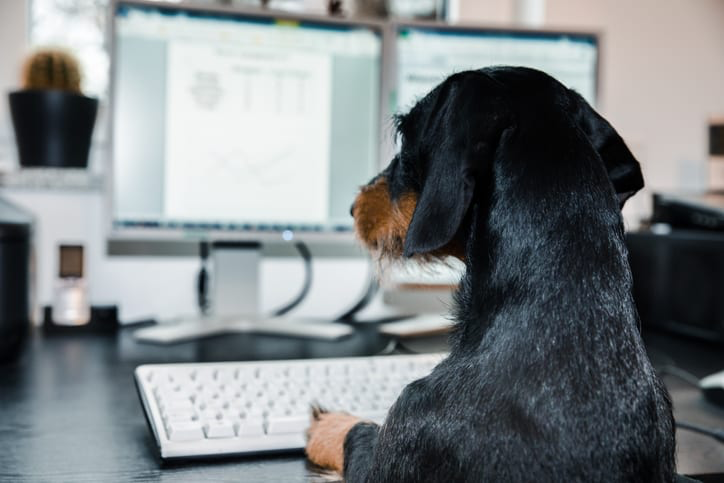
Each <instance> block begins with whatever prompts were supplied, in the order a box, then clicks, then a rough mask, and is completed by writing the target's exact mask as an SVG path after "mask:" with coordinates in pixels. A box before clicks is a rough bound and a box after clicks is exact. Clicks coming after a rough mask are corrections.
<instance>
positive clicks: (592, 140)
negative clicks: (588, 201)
mask: <svg viewBox="0 0 724 483" xmlns="http://www.w3.org/2000/svg"><path fill="white" fill-rule="evenodd" d="M522 93H524V95H523V96H522V97H525V98H526V100H525V101H523V102H521V101H520V98H521V94H522ZM539 108H540V109H541V110H542V111H541V112H543V111H545V112H547V113H550V112H553V111H555V112H557V113H558V114H560V115H561V116H563V117H565V118H566V119H567V120H568V121H570V123H569V124H570V126H571V129H574V130H579V131H580V132H581V133H583V135H584V136H585V138H586V139H587V142H588V143H589V145H590V147H592V149H593V150H594V151H595V152H596V153H597V154H596V155H597V156H598V157H599V158H600V160H601V162H602V163H603V165H604V166H605V169H606V172H607V173H608V177H609V179H610V181H611V186H612V188H613V189H612V191H611V193H612V196H613V193H614V192H615V194H616V196H617V197H618V201H619V204H620V206H623V203H624V202H625V201H626V199H628V198H629V197H630V196H632V195H633V194H634V193H635V192H636V191H638V190H639V189H640V188H642V187H643V177H642V176H641V170H640V167H639V164H638V162H637V161H636V159H634V157H633V155H632V154H631V152H630V151H629V150H628V148H627V147H626V145H625V143H624V142H623V140H622V139H621V137H620V136H619V135H618V133H616V131H615V130H614V129H613V128H612V127H611V125H610V124H609V123H608V122H606V120H604V119H603V118H602V117H601V116H600V115H598V114H597V113H596V112H595V111H594V110H593V109H592V108H591V107H590V106H589V105H588V103H586V101H585V100H584V99H583V98H582V97H581V96H580V95H578V94H577V93H575V92H574V91H571V90H569V89H567V88H565V87H564V86H563V85H561V84H560V83H558V82H557V81H555V80H554V79H553V78H551V77H550V76H548V75H546V74H544V73H542V72H540V71H536V70H532V69H527V68H518V67H504V68H501V67H498V68H487V69H481V70H478V71H467V72H461V73H458V74H454V75H452V76H451V77H449V78H448V79H446V80H445V81H444V82H442V83H441V84H440V85H439V86H437V87H436V88H435V89H434V90H432V91H431V92H430V93H429V94H428V95H427V96H425V97H424V98H423V99H421V100H420V101H419V102H418V103H417V104H416V105H415V106H414V107H413V108H412V109H411V110H410V112H409V113H407V114H405V115H403V116H400V117H399V118H398V120H397V129H398V134H399V136H400V138H401V149H400V152H399V154H398V155H397V156H395V157H394V159H393V160H392V161H391V162H390V164H389V166H388V167H387V168H386V169H385V170H384V171H383V172H382V173H380V174H379V175H378V176H377V177H375V178H374V179H373V180H372V181H371V182H370V183H369V184H368V185H366V186H365V187H363V188H362V190H361V192H360V193H359V195H358V196H357V198H356V200H355V202H354V205H353V206H352V213H353V216H354V218H355V226H356V230H357V234H358V237H359V238H360V239H361V241H362V242H363V243H364V244H365V245H366V246H367V247H368V248H370V249H371V250H372V251H375V252H377V253H378V254H380V255H382V256H385V257H392V258H397V257H401V256H405V257H411V256H414V255H418V256H419V255H422V256H430V255H431V256H436V257H440V256H447V255H453V256H457V257H458V258H461V259H462V258H464V255H465V254H464V250H465V244H466V236H467V233H466V232H465V230H464V228H465V227H464V226H463V225H464V224H463V220H464V219H465V217H466V216H467V214H468V213H469V212H470V208H471V206H472V205H473V204H474V200H475V193H476V190H479V189H483V187H484V186H485V184H484V182H483V180H484V178H485V176H486V174H487V173H490V170H491V166H492V165H493V163H494V162H496V159H499V158H501V154H504V153H501V151H505V150H509V149H514V148H515V146H512V145H511V141H510V138H511V136H509V135H508V134H509V132H513V131H514V130H515V128H516V126H517V125H518V124H520V123H523V122H525V121H524V120H523V118H525V117H526V116H531V115H532V116H535V115H536V109H539ZM524 111H527V112H524ZM543 115H546V114H543ZM548 115H549V114H548Z"/></svg>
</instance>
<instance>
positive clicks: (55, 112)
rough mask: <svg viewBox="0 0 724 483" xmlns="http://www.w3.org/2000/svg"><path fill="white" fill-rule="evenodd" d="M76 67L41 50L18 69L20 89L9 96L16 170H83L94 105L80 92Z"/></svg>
mask: <svg viewBox="0 0 724 483" xmlns="http://www.w3.org/2000/svg"><path fill="white" fill-rule="evenodd" d="M80 81H81V73H80V68H79V67H78V61H77V60H76V59H75V57H74V56H73V55H72V54H71V53H70V52H68V51H65V50H61V49H56V48H45V49H41V50H38V51H36V52H34V53H33V54H31V55H30V56H29V57H28V59H27V60H26V62H25V64H24V66H23V75H22V89H21V90H19V91H15V92H11V93H10V94H9V101H10V115H11V118H12V121H13V127H14V129H15V139H16V141H17V146H18V157H19V160H20V166H21V167H54V168H63V167H69V168H85V167H87V166H88V153H89V151H90V143H91V136H92V134H93V125H94V124H95V119H96V113H97V112H98V99H94V98H91V97H86V96H84V95H83V94H82V93H81V90H80Z"/></svg>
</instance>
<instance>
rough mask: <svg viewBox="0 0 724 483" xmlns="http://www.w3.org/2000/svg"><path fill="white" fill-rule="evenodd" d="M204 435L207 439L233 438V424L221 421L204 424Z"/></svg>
mask: <svg viewBox="0 0 724 483" xmlns="http://www.w3.org/2000/svg"><path fill="white" fill-rule="evenodd" d="M204 434H205V435H206V437H207V438H209V439H214V438H233V437H234V436H235V435H236V433H235V432H234V424H233V423H232V422H231V421H226V420H223V419H221V420H218V419H217V420H213V421H208V422H206V424H204Z"/></svg>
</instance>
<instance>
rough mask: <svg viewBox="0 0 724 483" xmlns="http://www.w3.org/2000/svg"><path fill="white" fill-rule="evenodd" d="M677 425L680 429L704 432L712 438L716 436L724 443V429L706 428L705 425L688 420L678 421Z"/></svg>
mask: <svg viewBox="0 0 724 483" xmlns="http://www.w3.org/2000/svg"><path fill="white" fill-rule="evenodd" d="M676 427H677V428H679V429H685V430H687V431H691V432H694V433H699V434H703V435H705V436H709V437H710V438H714V439H715V440H717V441H719V442H720V443H724V429H711V428H706V427H704V426H700V425H698V424H692V423H688V422H686V421H676Z"/></svg>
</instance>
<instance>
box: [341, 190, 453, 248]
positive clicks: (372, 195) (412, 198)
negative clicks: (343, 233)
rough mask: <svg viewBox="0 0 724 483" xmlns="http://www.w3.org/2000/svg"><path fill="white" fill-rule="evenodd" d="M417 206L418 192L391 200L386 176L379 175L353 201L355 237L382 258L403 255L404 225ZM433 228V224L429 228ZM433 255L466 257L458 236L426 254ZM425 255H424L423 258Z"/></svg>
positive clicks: (407, 223) (408, 221) (408, 222)
mask: <svg viewBox="0 0 724 483" xmlns="http://www.w3.org/2000/svg"><path fill="white" fill-rule="evenodd" d="M416 206H417V195H416V194H415V193H412V192H408V193H404V194H403V195H402V196H400V198H399V199H398V200H396V201H392V198H391V197H390V190H389V186H388V184H387V179H386V178H384V177H380V178H379V179H378V180H377V181H375V182H374V183H373V184H371V185H368V186H364V187H363V188H362V190H361V191H360V193H359V195H357V199H356V200H355V202H354V220H355V229H356V230H357V237H358V238H359V239H360V240H361V241H362V243H364V244H365V245H366V246H367V248H368V249H369V250H370V251H371V252H373V253H376V254H377V255H378V256H379V257H381V258H388V259H397V258H400V257H402V254H403V251H404V245H405V236H407V228H408V227H409V226H410V221H411V220H412V215H413V213H415V207H416ZM430 229H431V230H434V229H435V227H430ZM428 256H429V257H432V258H444V257H446V256H453V257H456V258H459V259H460V260H464V259H465V247H464V245H463V244H462V243H461V242H460V241H459V240H457V239H455V238H454V239H453V240H451V241H450V243H448V244H447V245H446V246H444V247H442V248H440V249H439V250H435V251H434V252H433V253H430V254H428ZM423 258H425V257H423Z"/></svg>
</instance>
